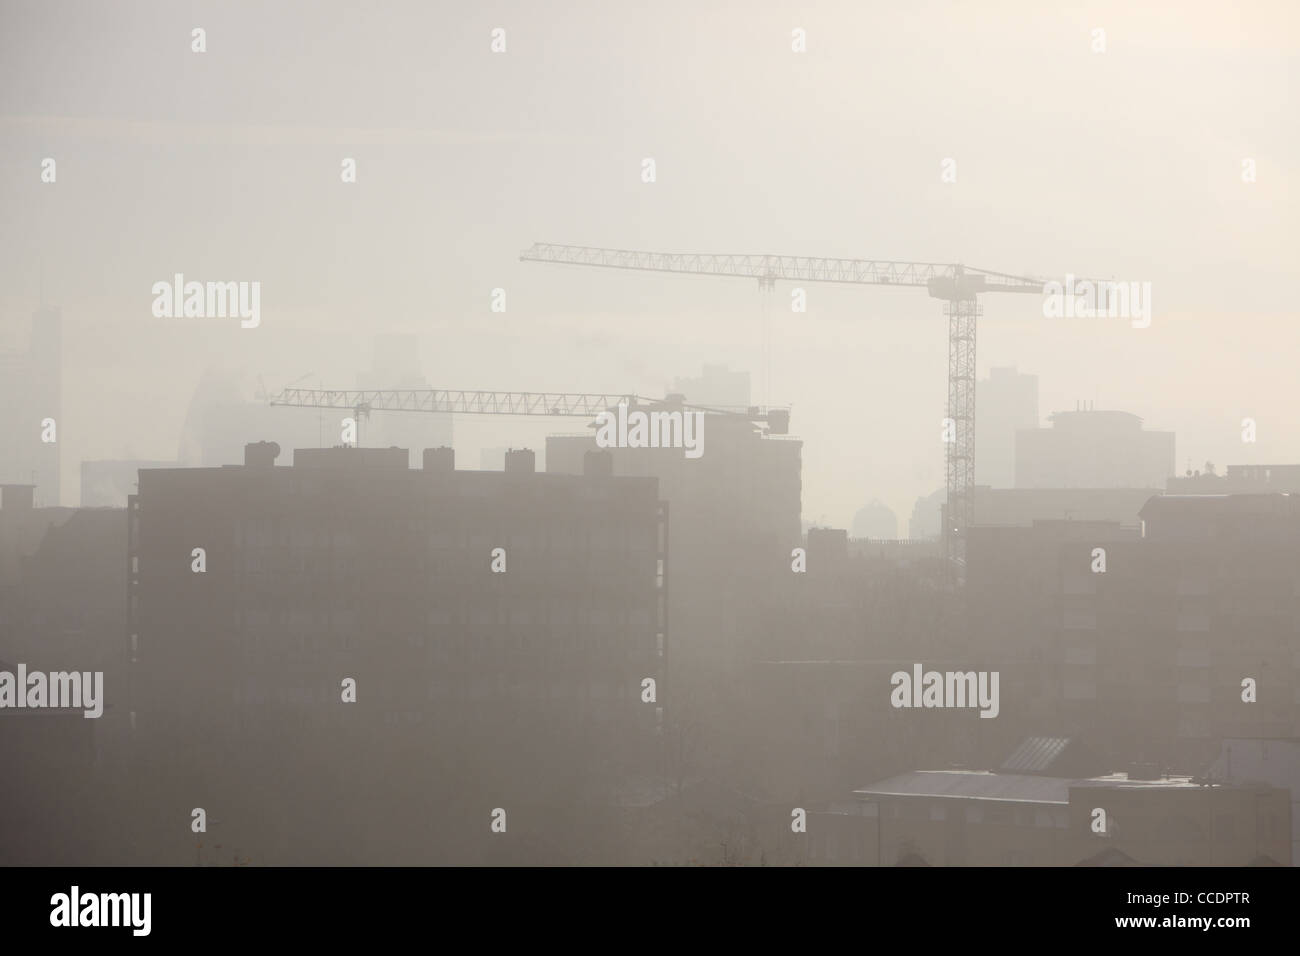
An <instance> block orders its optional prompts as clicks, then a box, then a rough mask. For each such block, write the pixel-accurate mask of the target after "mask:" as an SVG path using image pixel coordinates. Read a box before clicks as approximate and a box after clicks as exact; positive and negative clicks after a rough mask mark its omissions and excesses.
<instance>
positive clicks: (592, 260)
mask: <svg viewBox="0 0 1300 956" xmlns="http://www.w3.org/2000/svg"><path fill="white" fill-rule="evenodd" d="M519 258H520V259H521V260H523V261H525V262H543V263H550V264H557V265H579V266H594V267H598V268H600V267H603V268H609V269H634V270H640V271H646V272H669V273H678V274H685V275H707V276H724V277H733V278H748V279H756V280H758V283H759V287H760V289H764V290H771V288H772V287H773V285H774V284H775V283H776V282H777V281H778V280H790V281H797V282H838V283H849V284H854V285H892V286H912V287H921V288H924V289H926V291H927V292H928V293H929V294H930V296H931V297H933V298H936V299H941V300H943V301H944V303H945V314H946V315H947V318H948V404H947V410H948V415H947V417H948V419H949V421H948V422H945V425H946V426H947V427H946V428H945V434H944V439H945V455H944V458H945V473H946V483H947V497H948V502H947V508H946V515H945V519H946V520H945V522H944V528H943V541H944V546H945V552H946V555H947V557H948V561H949V567H950V569H951V572H952V576H953V579H954V582H955V583H956V584H962V583H964V581H965V576H966V533H967V529H968V528H969V527H970V525H971V524H972V522H973V520H974V498H973V493H974V488H975V369H976V366H975V347H976V324H977V320H978V318H979V316H980V315H981V312H982V309H981V305H980V302H979V296H980V294H981V293H984V292H1016V293H1024V294H1031V295H1042V294H1043V290H1044V285H1045V280H1043V279H1038V278H1033V277H1030V276H1017V275H1011V274H1009V273H1005V272H993V271H991V270H988V269H976V268H973V267H970V266H965V265H962V264H960V263H941V262H905V261H894V260H882V259H828V258H818V257H810V256H777V255H720V254H714V253H670V252H644V251H637V250H629V249H603V248H599V247H595V246H571V245H560V244H556V243H547V242H539V243H535V244H534V245H533V246H532V247H531V248H529V249H526V250H524V252H523V253H521V254H520V256H519Z"/></svg>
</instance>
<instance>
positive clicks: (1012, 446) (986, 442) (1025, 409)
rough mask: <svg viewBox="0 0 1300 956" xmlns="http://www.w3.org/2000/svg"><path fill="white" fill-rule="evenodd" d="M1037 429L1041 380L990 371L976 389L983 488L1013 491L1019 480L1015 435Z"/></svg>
mask: <svg viewBox="0 0 1300 956" xmlns="http://www.w3.org/2000/svg"><path fill="white" fill-rule="evenodd" d="M1037 427H1038V376H1037V375H1026V374H1024V373H1023V372H1018V371H1016V369H1015V368H1014V367H1010V368H991V369H989V377H988V378H985V379H981V380H980V381H979V382H978V383H977V384H976V386H975V435H976V441H977V444H976V446H975V448H976V459H975V476H976V478H977V479H978V480H979V483H980V484H981V485H989V486H990V487H993V488H1011V487H1013V486H1014V485H1015V480H1016V432H1017V430H1019V429H1022V428H1037Z"/></svg>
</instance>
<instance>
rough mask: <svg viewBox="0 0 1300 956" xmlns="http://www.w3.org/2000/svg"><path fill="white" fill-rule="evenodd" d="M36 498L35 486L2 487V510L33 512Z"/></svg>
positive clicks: (0, 489) (0, 488)
mask: <svg viewBox="0 0 1300 956" xmlns="http://www.w3.org/2000/svg"><path fill="white" fill-rule="evenodd" d="M35 498H36V486H35V485H0V508H3V509H4V510H5V511H31V510H32V506H33V502H34V501H35Z"/></svg>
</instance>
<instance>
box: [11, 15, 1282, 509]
mask: <svg viewBox="0 0 1300 956" xmlns="http://www.w3.org/2000/svg"><path fill="white" fill-rule="evenodd" d="M1130 6H1131V5H1130V4H1129V3H1127V2H1117V3H1095V4H1079V5H1078V7H1077V9H1076V10H1075V12H1073V13H1069V14H1060V13H1055V12H1053V13H1048V12H1040V11H1039V10H1038V9H1037V8H1036V5H1035V4H1033V3H1030V2H1024V3H979V4H968V3H956V4H939V3H908V4H886V3H881V4H872V5H870V6H868V5H866V4H861V3H849V2H846V3H816V4H811V3H809V4H799V3H744V2H734V3H701V2H686V3H655V4H645V5H642V4H631V3H609V2H604V3H601V2H592V3H566V4H563V5H560V4H551V3H511V4H506V3H476V4H432V3H411V4H374V5H371V4H360V3H340V2H310V3H293V4H289V3H275V4H259V3H242V2H239V3H237V2H226V0H222V2H206V3H198V2H196V3H190V4H182V3H168V2H160V3H130V2H126V3H116V2H115V3H65V2H53V0H40V2H31V3H13V2H4V3H3V5H2V6H0V10H2V11H3V12H2V13H0V210H3V215H2V216H0V348H14V347H16V348H24V347H25V345H26V336H27V331H28V325H29V321H30V316H31V313H32V311H33V309H34V308H36V306H37V305H38V303H39V301H40V298H41V285H42V279H41V277H42V274H43V276H44V279H43V285H44V300H45V302H46V303H47V304H50V305H55V306H59V307H61V308H62V310H63V316H64V323H65V325H64V406H63V421H62V422H60V429H59V437H60V440H61V441H62V442H63V476H64V478H63V480H64V491H63V498H64V503H65V504H66V503H75V502H76V501H77V500H78V493H77V488H78V468H79V463H80V461H81V460H82V459H83V458H116V457H139V458H150V459H167V458H172V457H174V456H175V454H176V449H177V444H178V441H179V437H180V428H181V424H182V421H183V419H184V417H185V413H186V410H187V406H188V404H189V402H190V399H191V396H192V394H193V392H194V389H195V386H196V385H197V384H198V381H199V377H200V375H201V374H202V372H203V370H204V369H205V368H206V367H209V366H215V367H220V368H227V369H231V370H234V371H236V372H239V373H242V374H243V375H244V376H245V384H246V386H247V389H248V393H249V395H250V397H251V394H252V389H253V387H254V385H255V384H256V379H257V376H259V375H260V376H262V377H263V378H264V380H265V382H266V385H267V387H268V388H270V389H273V390H274V389H278V388H279V387H281V386H283V385H285V384H287V383H289V382H291V381H293V380H294V379H297V378H299V377H300V376H303V375H304V374H306V373H308V372H311V373H313V374H312V375H311V376H310V380H309V382H310V384H318V383H320V382H321V381H323V382H324V384H325V385H327V386H334V387H354V386H355V384H356V373H357V371H358V370H360V369H362V368H365V367H368V365H369V362H370V347H371V341H372V339H373V337H374V336H375V335H376V334H377V333H384V332H404V333H417V334H419V335H420V336H421V343H422V361H423V366H424V372H425V375H426V377H427V378H428V379H429V381H430V384H433V385H438V386H443V387H455V388H493V389H514V390H583V391H594V390H605V389H609V390H627V391H636V392H638V393H641V394H646V395H656V394H662V392H663V391H664V389H665V387H666V386H667V385H668V384H669V383H670V382H671V381H672V380H673V379H674V378H675V377H678V376H690V375H698V374H699V371H700V366H701V365H702V364H703V363H705V362H709V363H727V364H729V365H730V366H731V367H732V368H740V369H745V370H749V371H751V372H752V373H753V382H754V399H755V401H764V400H771V401H772V402H775V403H782V404H786V403H788V404H792V405H793V407H794V411H793V417H792V422H791V431H792V433H794V434H796V435H798V436H799V437H801V438H803V439H804V440H805V442H806V444H805V447H804V478H803V480H804V504H803V510H804V515H805V517H806V518H810V519H821V520H823V521H826V522H830V523H832V524H836V525H838V526H841V527H843V526H847V525H848V524H849V522H850V521H851V518H852V515H853V512H854V511H856V510H857V509H858V508H859V507H861V506H862V505H863V504H865V503H866V502H867V501H869V500H870V499H871V498H872V497H879V498H880V499H882V500H883V501H885V502H886V503H887V504H888V505H889V506H890V507H892V508H893V509H894V510H895V512H896V513H897V514H898V517H899V520H900V533H902V534H905V533H906V521H907V518H908V516H909V514H910V511H911V507H912V503H913V500H914V499H915V498H916V496H918V495H921V494H927V493H929V492H931V491H933V490H935V489H936V488H938V487H940V486H941V485H942V484H943V446H942V444H941V443H940V441H939V428H940V426H939V420H940V419H941V418H942V417H943V415H944V407H945V400H946V385H945V382H946V374H947V336H946V322H945V319H944V318H943V306H942V303H941V302H940V301H938V300H936V299H931V298H929V297H928V296H927V295H926V294H925V292H924V290H921V289H898V290H891V289H882V288H875V287H856V288H855V287H836V286H817V285H809V286H807V289H808V311H807V313H806V314H792V313H791V312H790V311H789V301H790V298H789V296H790V288H791V284H790V283H783V284H779V285H778V287H777V290H776V294H775V296H774V298H773V302H772V315H773V317H774V323H773V346H772V383H771V388H770V394H769V393H768V391H769V390H768V389H767V388H766V386H765V384H764V379H765V374H764V366H765V362H764V358H763V349H762V343H763V334H762V319H761V314H760V294H759V291H758V288H757V284H756V283H753V282H751V281H749V280H741V279H734V280H724V279H710V278H687V277H675V276H659V275H650V274H636V273H626V272H606V271H600V270H583V269H578V268H573V267H567V268H566V267H559V266H546V265H539V264H535V263H521V262H519V261H518V255H519V252H520V251H521V250H523V249H524V248H526V247H527V246H529V245H531V244H532V243H533V242H534V241H539V240H543V241H552V242H561V243H574V244H583V245H599V246H614V247H621V248H632V249H647V250H655V251H701V252H754V253H782V254H789V255H825V256H844V257H861V258H885V259H914V260H925V261H961V262H965V263H967V264H969V265H974V266H977V267H981V268H986V269H992V270H997V271H1004V272H1015V273H1029V274H1035V275H1043V276H1047V277H1058V278H1059V277H1061V276H1063V274H1064V273H1066V272H1067V271H1068V272H1073V273H1075V274H1085V275H1094V276H1102V277H1113V278H1116V279H1121V280H1130V281H1149V282H1151V283H1152V284H1153V299H1154V309H1155V313H1154V318H1153V321H1152V324H1151V327H1150V328H1148V329H1133V328H1131V327H1130V326H1129V323H1128V322H1127V321H1126V320H1124V319H1056V320H1049V319H1044V318H1043V317H1042V315H1041V309H1040V303H1039V301H1038V300H1037V299H1036V298H1034V297H1032V296H997V295H986V296H984V297H983V299H982V302H983V306H984V319H983V320H982V325H981V332H980V342H979V368H980V374H981V376H983V375H984V374H985V373H986V370H987V369H988V368H989V367H990V366H992V365H1011V364H1015V365H1018V366H1019V368H1020V369H1021V370H1022V371H1025V372H1030V373H1033V374H1036V375H1038V376H1039V381H1040V389H1041V392H1040V397H1039V409H1040V411H1041V413H1042V414H1043V415H1044V416H1045V415H1046V414H1048V413H1050V412H1051V411H1053V410H1055V409H1060V408H1066V407H1069V408H1073V407H1074V403H1075V402H1076V400H1078V399H1088V400H1095V402H1096V407H1097V408H1119V409H1124V410H1127V411H1131V412H1134V413H1136V414H1138V415H1141V416H1142V417H1143V418H1144V419H1145V421H1146V423H1147V425H1148V427H1152V428H1157V429H1162V430H1173V431H1175V432H1176V433H1177V450H1176V454H1177V462H1178V468H1179V469H1180V471H1181V469H1182V468H1183V467H1185V465H1186V462H1187V460H1188V459H1189V458H1190V459H1191V461H1192V463H1193V467H1197V468H1199V467H1201V465H1202V463H1203V462H1205V460H1206V459H1211V460H1213V461H1214V462H1216V463H1218V464H1220V465H1227V464H1235V463H1249V462H1259V463H1265V462H1270V463H1271V462H1294V461H1297V460H1300V433H1298V432H1297V428H1298V427H1300V426H1298V425H1297V418H1298V417H1300V416H1298V415H1297V410H1296V407H1295V402H1294V396H1295V382H1296V355H1297V354H1300V331H1297V323H1296V319H1297V308H1296V305H1295V302H1294V300H1292V299H1290V298H1289V294H1288V293H1287V292H1286V289H1287V288H1292V287H1294V286H1295V285H1296V281H1297V278H1300V275H1298V273H1300V269H1298V268H1297V265H1296V262H1297V241H1296V224H1297V222H1300V215H1298V213H1300V210H1298V209H1297V189H1296V185H1297V160H1296V157H1297V147H1298V146H1300V143H1298V142H1297V140H1298V139H1300V136H1298V134H1297V123H1296V116H1297V115H1298V113H1300V110H1298V109H1297V106H1298V104H1297V97H1296V88H1295V87H1296V79H1297V67H1298V64H1297V61H1296V58H1295V55H1294V53H1292V52H1289V51H1293V50H1295V49H1296V39H1297V38H1296V32H1297V19H1298V18H1300V14H1298V13H1297V8H1296V6H1295V5H1294V4H1292V3H1287V2H1280V3H1269V4H1265V3H1244V4H1235V5H1232V6H1229V5H1227V4H1217V3H1216V4H1208V3H1207V4H1190V3H1177V4H1175V3H1165V4H1151V5H1144V6H1147V7H1148V8H1147V9H1143V10H1132V9H1129V8H1130ZM196 26H201V27H203V28H205V29H206V30H207V52H206V53H205V54H203V55H196V54H193V53H191V51H190V30H191V28H193V27H196ZM494 27H503V28H504V29H505V30H506V31H507V39H508V52H507V53H506V54H504V55H493V54H492V53H491V52H490V50H489V46H490V31H491V30H492V28H494ZM795 27H802V28H803V29H805V30H806V31H807V38H808V39H807V44H808V51H807V53H805V54H801V55H800V54H793V53H792V52H791V30H792V29H793V28H795ZM1094 28H1102V29H1104V30H1105V31H1106V43H1107V50H1106V52H1105V53H1103V54H1095V53H1093V52H1092V49H1091V46H1092V30H1093V29H1094ZM921 49H925V50H927V51H928V52H926V53H925V54H924V55H918V53H917V52H916V51H918V50H921ZM45 156H52V157H54V158H55V159H56V160H57V162H58V181H57V184H56V185H53V186H51V185H45V184H42V183H41V181H40V163H41V159H42V157H45ZM345 156H352V157H355V158H356V160H357V164H358V182H357V184H356V185H344V184H342V183H340V180H339V171H340V160H341V159H342V158H343V157H345ZM643 157H653V158H654V159H655V160H656V163H657V174H658V181H657V182H656V183H654V184H645V183H642V182H641V179H640V164H641V160H642V158H643ZM945 157H952V158H954V159H956V161H957V174H958V179H957V182H956V183H955V184H944V183H941V182H940V163H941V161H942V160H943V159H944V158H945ZM1247 157H1249V158H1253V159H1254V160H1255V161H1256V163H1257V167H1258V181H1257V182H1256V183H1253V184H1245V183H1243V182H1242V178H1241V168H1242V160H1243V158H1247ZM33 224H35V225H33ZM175 272H183V273H184V274H185V275H186V277H187V278H188V279H197V280H200V281H206V280H231V281H253V280H256V281H260V282H261V284H262V301H261V325H260V327H259V328H257V329H252V330H246V329H241V328H240V327H239V322H238V320H229V319H189V320H186V319H158V318H155V317H154V316H153V315H152V314H151V310H150V306H151V302H152V295H151V292H150V287H151V285H152V284H153V283H154V282H156V281H159V280H169V279H170V278H171V276H172V274H173V273H175ZM494 287H504V288H505V289H506V290H507V295H508V311H507V312H506V313H505V314H494V313H492V312H491V311H490V308H489V305H490V294H491V290H492V289H493V288H494ZM304 384H307V382H304ZM303 414H304V415H313V414H314V413H313V412H310V411H304V412H303ZM1246 416H1250V417H1253V418H1255V419H1256V420H1257V421H1258V423H1259V438H1258V443H1257V444H1254V445H1243V444H1242V443H1241V440H1240V430H1241V429H1240V422H1241V419H1242V418H1243V417H1246ZM576 425H577V423H575V422H572V421H568V422H561V423H557V422H555V421H539V422H532V421H528V420H521V419H503V418H492V419H479V420H473V419H472V418H470V417H469V416H463V417H461V418H458V419H457V423H456V441H457V445H458V450H459V451H460V452H461V454H463V455H464V456H465V457H464V458H463V459H461V460H462V461H463V462H464V463H465V465H467V466H468V467H474V465H475V464H476V463H477V461H478V454H477V450H478V448H479V447H488V446H500V445H506V444H514V445H519V444H524V443H527V444H530V445H532V446H533V447H538V448H540V447H541V441H542V436H544V435H545V434H547V433H548V432H555V431H573V430H575V426H576ZM248 437H249V440H253V439H255V438H257V437H260V436H252V435H250V436H248ZM977 447H978V446H977ZM284 460H285V461H287V459H284ZM977 460H978V457H977ZM977 476H978V471H977Z"/></svg>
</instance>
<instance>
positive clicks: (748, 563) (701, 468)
mask: <svg viewBox="0 0 1300 956" xmlns="http://www.w3.org/2000/svg"><path fill="white" fill-rule="evenodd" d="M665 407H670V406H665ZM701 434H702V435H703V436H704V441H703V445H702V447H703V449H704V451H703V454H702V455H701V456H700V457H699V458H694V459H693V458H687V457H686V456H685V454H684V453H683V451H682V449H680V448H610V449H609V450H608V458H605V459H604V460H605V462H606V463H607V464H608V466H609V468H610V469H611V470H612V472H613V474H615V475H628V476H646V477H654V478H657V479H658V480H659V493H660V497H661V498H662V499H663V500H664V501H665V502H667V504H668V508H669V512H670V514H669V521H668V537H669V540H670V542H671V545H670V549H671V553H672V555H673V560H672V565H671V567H670V568H669V571H668V578H669V590H670V592H671V593H672V595H673V603H672V608H673V610H672V622H671V624H670V626H671V628H672V630H673V632H674V634H675V635H676V638H675V640H674V646H675V647H676V648H677V649H678V650H677V658H676V659H677V661H678V662H679V663H681V662H683V661H686V660H692V661H698V660H701V659H710V660H712V661H713V662H717V661H722V660H729V659H730V660H734V659H735V655H736V654H737V653H738V651H739V648H740V645H741V643H742V641H743V639H744V638H745V636H746V635H747V634H748V633H750V632H751V630H752V626H753V617H754V615H755V614H756V613H757V612H756V610H755V609H756V607H757V601H758V598H759V597H761V596H762V595H764V594H766V593H767V592H768V591H769V590H770V586H771V580H772V578H773V576H779V575H782V574H789V573H790V572H789V567H790V564H789V562H790V550H791V548H793V547H796V546H798V545H799V543H800V539H801V535H800V525H799V516H800V513H801V507H800V502H801V497H802V490H803V486H802V478H801V457H800V453H801V450H802V448H803V442H802V441H799V440H797V439H794V438H788V437H784V436H782V437H771V436H766V435H763V434H761V433H760V432H759V430H758V429H757V428H756V427H755V426H754V425H753V424H752V423H751V422H749V421H748V420H746V419H744V418H743V417H741V416H738V415H713V414H707V415H706V416H705V418H704V427H703V430H702V432H701ZM595 451H597V446H596V438H595V436H594V435H572V436H570V435H553V436H549V437H548V438H547V439H546V469H547V471H549V472H552V473H557V472H558V473H568V474H581V473H582V472H583V470H584V468H585V467H587V465H586V462H587V455H588V453H589V452H595ZM593 457H595V456H593ZM697 655H698V656H697Z"/></svg>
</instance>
